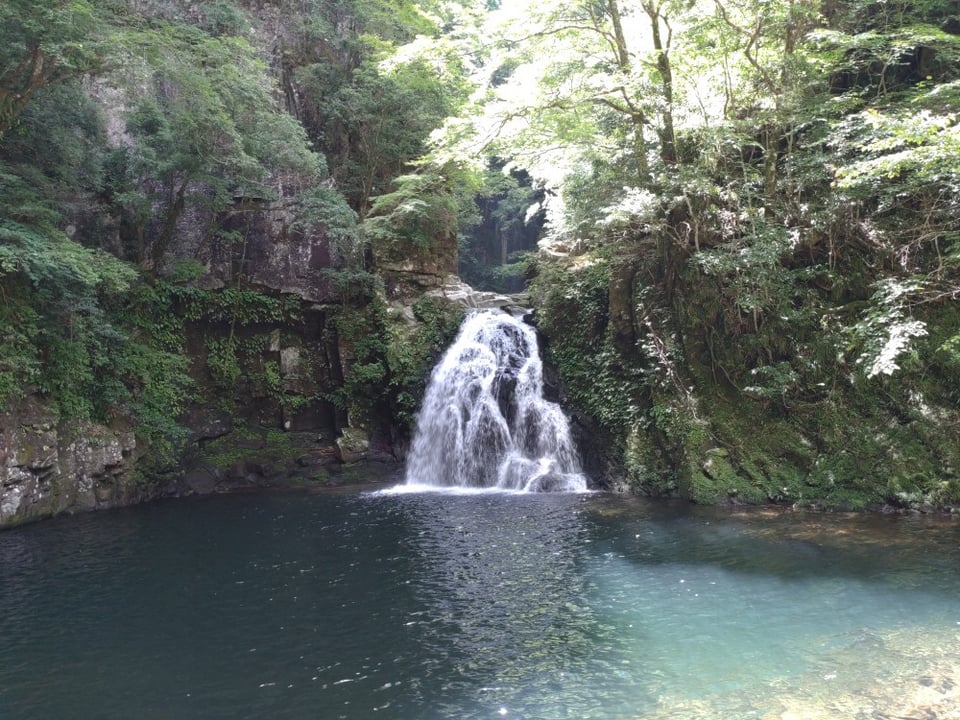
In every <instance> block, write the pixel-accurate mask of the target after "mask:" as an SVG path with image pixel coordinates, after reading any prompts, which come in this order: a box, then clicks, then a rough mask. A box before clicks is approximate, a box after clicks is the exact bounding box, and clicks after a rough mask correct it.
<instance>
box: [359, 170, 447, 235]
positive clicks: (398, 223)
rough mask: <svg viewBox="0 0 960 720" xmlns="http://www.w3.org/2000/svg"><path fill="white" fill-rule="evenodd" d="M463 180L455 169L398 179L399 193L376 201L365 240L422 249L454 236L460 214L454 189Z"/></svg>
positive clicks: (384, 196) (424, 171) (387, 195)
mask: <svg viewBox="0 0 960 720" xmlns="http://www.w3.org/2000/svg"><path fill="white" fill-rule="evenodd" d="M461 178H462V175H461V174H460V173H458V172H457V170H456V169H455V168H453V167H445V168H427V169H424V170H423V171H422V172H419V173H417V174H414V175H404V176H402V177H398V178H396V179H395V183H396V185H397V190H396V191H394V192H392V193H388V194H386V195H381V196H380V197H378V198H377V199H376V200H375V202H374V204H373V207H372V208H371V210H370V215H369V216H368V217H367V220H366V222H365V223H364V233H365V235H366V237H367V238H369V240H370V242H372V243H373V244H374V245H375V246H376V245H381V246H384V245H385V246H390V245H394V246H395V245H401V246H405V245H412V246H413V247H415V248H419V249H421V250H426V249H430V248H433V247H435V246H436V245H437V243H439V242H440V241H441V240H443V239H444V238H449V237H453V236H454V235H455V234H456V231H457V227H458V224H459V211H460V205H459V202H458V197H457V193H456V190H455V187H456V182H457V181H458V180H460V179H461Z"/></svg>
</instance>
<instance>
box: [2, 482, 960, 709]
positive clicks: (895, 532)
mask: <svg viewBox="0 0 960 720" xmlns="http://www.w3.org/2000/svg"><path fill="white" fill-rule="evenodd" d="M958 569H960V523H958V522H957V521H956V520H950V519H944V518H939V519H937V518H923V517H892V516H864V515H845V514H815V513H789V512H785V511H779V510H778V511H773V510H767V509H753V510H732V509H716V508H700V507H694V506H690V505H687V504H678V503H676V504H675V503H652V502H645V501H641V500H635V499H625V498H619V497H611V496H609V495H604V494H599V493H597V494H530V495H512V494H491V493H473V494H443V493H409V494H394V495H391V494H375V493H357V492H349V493H347V492H328V493H319V494H314V495H307V494H303V495H259V496H231V497H215V498H207V499H198V500H179V501H173V502H162V503H157V504H151V505H147V506H142V507H136V508H130V509H124V510H117V511H110V512H103V513H96V514H90V515H84V516H77V517H68V518H60V519H56V520H52V521H48V522H44V523H39V524H36V525H31V526H27V527H23V528H19V529H15V530H11V531H6V532H2V533H0V717H2V718H4V720H27V719H28V718H29V719H30V720H37V719H43V718H71V719H72V720H86V719H90V720H93V719H94V718H96V719H97V720H110V719H114V718H115V719H117V720H120V719H121V718H122V719H124V720H126V719H129V718H137V719H138V720H150V719H161V718H163V719H174V718H176V719H177V720H191V719H194V718H195V719H197V720H200V719H201V718H202V719H203V720H211V719H215V718H223V719H224V720H226V719H228V718H229V719H230V720H237V719H240V718H256V719H257V720H261V719H263V718H271V719H276V720H283V719H289V720H300V719H304V720H306V719H311V720H313V719H321V720H327V719H331V720H332V719H337V718H344V719H347V718H350V719H357V720H369V719H370V718H377V717H382V718H396V719H401V720H406V719H409V720H430V719H432V718H437V719H440V718H443V719H450V720H462V719H467V718H490V719H495V718H526V719H527V720H534V719H536V720H551V719H557V720H560V719H568V718H569V719H571V720H572V719H578V720H580V719H585V718H597V719H604V720H607V719H611V720H612V719H621V718H622V719H631V720H632V719H640V718H644V719H648V718H649V719H655V720H659V719H660V718H682V719H684V720H690V719H697V718H703V719H704V720H706V719H708V718H709V719H710V720H718V719H719V720H723V719H728V720H743V719H744V718H762V719H764V720H770V719H773V718H776V719H777V720H799V719H801V718H802V719H804V720H810V719H813V718H838V719H839V718H857V717H864V718H875V717H918V718H919V717H932V718H956V717H958V708H960V574H958V572H957V571H958ZM924 713H926V714H924Z"/></svg>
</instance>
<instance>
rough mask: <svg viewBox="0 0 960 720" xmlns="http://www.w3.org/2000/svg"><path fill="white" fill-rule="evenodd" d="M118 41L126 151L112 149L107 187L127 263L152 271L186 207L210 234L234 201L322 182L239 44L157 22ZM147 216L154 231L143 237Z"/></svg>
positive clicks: (302, 136)
mask: <svg viewBox="0 0 960 720" xmlns="http://www.w3.org/2000/svg"><path fill="white" fill-rule="evenodd" d="M119 40H120V42H119V43H118V46H117V48H116V50H115V53H116V54H117V56H119V57H120V58H122V60H123V62H124V63H125V65H126V69H127V72H126V74H125V76H124V77H123V78H118V81H119V82H120V84H122V85H123V87H124V91H125V93H126V95H127V98H128V105H129V108H130V109H129V111H128V113H127V117H126V120H127V132H128V133H129V135H130V137H131V138H132V139H133V141H134V143H133V145H132V147H129V148H117V149H116V151H115V157H114V159H113V161H112V163H111V168H112V170H113V177H112V178H111V184H112V186H113V188H114V199H115V201H116V202H117V203H118V204H119V206H120V207H121V208H122V210H123V211H124V213H125V215H126V217H127V218H129V224H130V225H131V227H132V232H131V233H130V237H129V238H128V239H127V246H128V247H130V248H131V250H130V253H131V259H134V260H136V261H138V262H140V263H142V264H144V265H146V266H148V267H151V268H153V269H154V270H155V271H159V270H160V269H161V268H162V266H163V263H164V262H165V261H166V259H167V258H166V254H167V251H168V250H169V248H170V245H171V243H172V242H173V240H174V237H173V236H174V232H175V229H176V226H177V222H178V220H179V219H180V217H181V216H182V215H183V214H184V212H185V210H186V208H187V207H188V205H189V206H194V207H195V208H196V209H197V210H200V211H204V212H205V213H206V217H207V218H208V222H209V223H211V226H210V227H209V228H208V231H209V232H214V231H215V230H216V226H215V223H216V222H217V219H218V216H217V213H219V212H222V211H223V210H225V209H227V208H228V207H230V206H231V205H232V204H233V203H234V201H235V199H236V198H253V199H257V200H264V199H266V200H273V199H276V190H275V188H276V187H277V185H278V184H277V182H276V181H277V179H278V178H280V179H282V180H284V182H283V183H282V184H281V185H280V186H281V187H284V188H285V191H287V192H290V193H291V194H293V193H294V192H295V191H298V190H300V189H302V188H304V187H305V186H307V185H312V184H313V183H315V182H316V181H317V180H318V179H320V178H321V177H322V173H323V171H324V167H323V163H322V160H321V159H320V157H319V156H317V155H316V154H315V153H314V152H313V151H312V150H311V149H310V147H309V144H308V142H307V139H306V133H305V131H304V130H303V128H302V127H301V126H300V125H299V124H298V123H297V122H296V121H295V120H294V119H293V118H292V117H291V116H290V115H288V114H286V113H283V112H279V111H278V110H277V109H276V107H275V104H274V101H273V97H272V93H273V87H272V83H271V81H270V78H269V75H268V74H267V68H266V66H265V65H264V64H263V62H262V61H261V60H260V59H259V58H258V56H257V53H256V51H255V50H254V48H252V47H251V46H250V45H249V44H248V43H247V42H246V41H245V40H243V39H240V38H236V37H211V36H209V35H207V34H206V33H204V32H202V31H200V30H198V29H197V28H193V27H188V26H184V25H174V24H164V23H156V24H155V26H154V27H150V28H146V29H136V30H132V31H129V32H126V33H124V34H123V35H122V36H120V37H119ZM144 88H146V90H147V91H146V92H144ZM200 189H202V190H203V191H202V192H198V191H199V190H200ZM154 215H158V216H159V217H160V218H161V219H162V222H161V228H162V229H161V230H160V232H159V233H157V234H156V236H155V237H146V226H147V224H148V222H149V221H150V220H151V218H152V217H153V216H154ZM148 245H149V247H148Z"/></svg>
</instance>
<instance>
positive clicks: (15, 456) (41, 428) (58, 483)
mask: <svg viewBox="0 0 960 720" xmlns="http://www.w3.org/2000/svg"><path fill="white" fill-rule="evenodd" d="M136 450H137V444H136V439H135V437H134V434H133V433H132V432H117V431H113V430H110V429H108V428H106V427H103V426H102V425H95V424H92V423H83V424H81V425H79V426H75V427H69V428H67V427H64V426H62V425H60V424H59V423H58V421H57V418H56V417H55V416H53V415H51V414H50V413H49V412H47V411H45V410H44V409H43V408H42V407H41V406H39V405H38V404H37V403H35V402H27V403H25V404H24V406H22V407H20V408H17V409H16V411H14V412H9V413H6V414H4V415H0V527H5V526H12V525H18V524H20V523H23V522H27V521H30V520H36V519H39V518H43V517H49V516H52V515H56V514H59V513H63V512H72V511H78V510H90V509H94V508H102V507H111V506H115V505H122V504H128V503H130V502H135V501H137V500H139V499H141V498H142V497H143V496H145V495H147V494H148V493H147V491H146V489H145V488H143V487H140V486H139V485H138V483H137V481H136V479H135V475H134V463H135V459H136V455H137V453H136Z"/></svg>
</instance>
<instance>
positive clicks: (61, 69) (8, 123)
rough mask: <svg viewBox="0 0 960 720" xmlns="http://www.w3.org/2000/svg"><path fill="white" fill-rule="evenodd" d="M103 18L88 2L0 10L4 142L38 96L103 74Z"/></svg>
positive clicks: (63, 0)
mask: <svg viewBox="0 0 960 720" xmlns="http://www.w3.org/2000/svg"><path fill="white" fill-rule="evenodd" d="M103 15H104V11H103V10H102V9H101V8H98V7H97V6H95V5H94V3H92V2H89V0H8V1H7V2H4V3H2V4H0V141H2V139H3V135H4V134H5V133H6V132H7V131H8V130H9V129H10V128H11V127H13V125H14V123H15V122H16V121H17V117H18V116H19V115H20V113H21V112H23V109H24V108H25V107H26V106H27V105H28V104H29V103H30V101H31V100H32V99H33V97H34V95H35V94H36V92H37V91H38V90H40V89H42V88H45V87H48V86H50V85H54V84H57V83H60V82H63V81H65V80H67V79H70V78H77V77H80V76H82V75H85V74H87V73H90V72H93V71H96V70H100V69H102V67H103V62H104V56H105V53H106V44H105V42H104V26H103V22H104V18H103Z"/></svg>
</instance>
